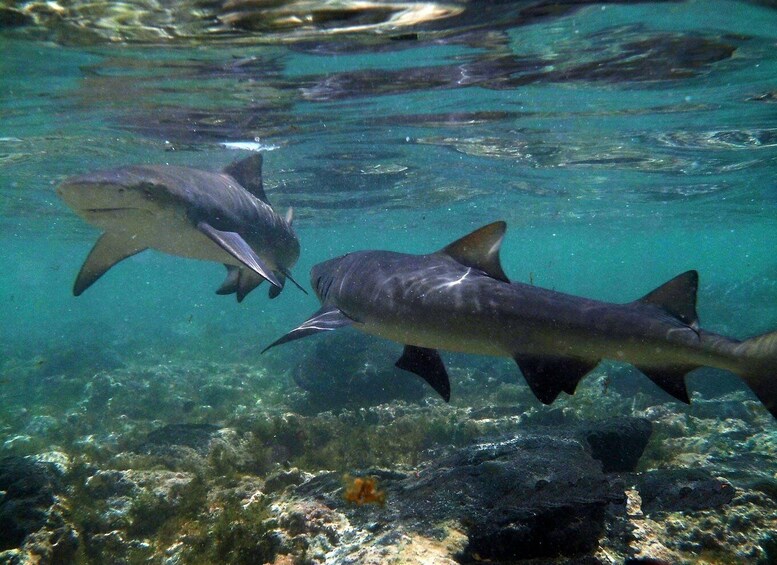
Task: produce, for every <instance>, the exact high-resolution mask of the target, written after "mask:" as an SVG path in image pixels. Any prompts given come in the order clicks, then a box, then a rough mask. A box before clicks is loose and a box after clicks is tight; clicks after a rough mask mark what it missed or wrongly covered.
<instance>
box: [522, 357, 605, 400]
mask: <svg viewBox="0 0 777 565" xmlns="http://www.w3.org/2000/svg"><path fill="white" fill-rule="evenodd" d="M515 362H516V363H518V367H519V368H520V369H521V372H522V373H523V376H524V377H525V378H526V382H527V383H529V387H530V388H531V390H532V392H533V393H534V395H535V396H536V397H537V398H538V399H539V400H540V402H542V403H543V404H552V403H553V401H554V400H556V397H557V396H558V395H559V394H560V393H561V392H566V393H567V394H574V393H575V389H576V388H577V383H579V382H580V379H582V378H583V377H584V376H586V375H587V374H588V373H590V372H591V371H592V370H593V369H594V367H596V365H597V364H598V363H599V361H598V360H597V361H586V360H584V359H575V358H572V357H554V356H548V355H544V356H543V355H516V356H515Z"/></svg>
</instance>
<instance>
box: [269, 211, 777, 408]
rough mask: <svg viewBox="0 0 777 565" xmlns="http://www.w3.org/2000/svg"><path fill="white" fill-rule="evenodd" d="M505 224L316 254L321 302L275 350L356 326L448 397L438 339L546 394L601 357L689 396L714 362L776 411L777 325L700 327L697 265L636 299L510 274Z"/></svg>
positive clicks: (570, 385) (573, 382)
mask: <svg viewBox="0 0 777 565" xmlns="http://www.w3.org/2000/svg"><path fill="white" fill-rule="evenodd" d="M504 233H505V223H504V222H495V223H493V224H489V225H487V226H484V227H482V228H480V229H479V230H476V231H475V232H473V233H471V234H469V235H467V236H465V237H463V238H461V239H459V240H457V241H455V242H453V243H451V244H450V245H448V246H447V247H445V248H444V249H442V250H440V251H438V252H436V253H431V254H428V255H407V254H403V253H393V252H388V251H361V252H357V253H350V254H348V255H345V256H343V257H340V258H337V259H332V260H329V261H326V262H324V263H319V264H318V265H315V266H314V267H313V269H312V271H311V285H312V286H313V288H314V289H315V292H316V294H317V295H318V298H319V300H320V302H321V304H322V308H321V309H320V310H319V311H318V312H316V313H315V314H314V315H313V316H312V317H311V318H310V319H308V320H307V321H306V322H304V323H303V324H302V325H300V326H299V327H297V328H295V329H294V330H292V331H291V332H289V333H288V334H286V335H285V336H283V337H282V338H280V339H279V340H277V341H275V342H274V343H273V344H271V345H270V346H269V347H268V348H267V349H269V348H270V347H273V346H276V345H279V344H281V343H285V342H288V341H291V340H294V339H298V338H302V337H305V336H308V335H311V334H314V333H318V332H322V331H329V330H334V329H337V328H341V327H344V326H353V327H355V328H357V329H359V330H361V331H363V332H366V333H368V334H372V335H376V336H380V337H383V338H387V339H390V340H393V341H396V342H399V343H400V344H404V346H405V348H404V351H403V353H402V356H401V358H400V359H399V360H398V361H397V363H396V365H397V366H398V367H399V368H401V369H405V370H408V371H411V372H413V373H416V374H417V375H419V376H421V377H423V378H424V379H425V380H426V381H427V382H428V383H429V384H430V385H431V386H432V387H433V388H434V389H435V390H436V391H437V392H438V393H439V394H440V395H441V396H442V397H443V398H444V399H445V400H446V401H448V400H449V399H450V383H449V379H448V374H447V371H446V369H445V366H444V365H443V362H442V359H441V358H440V355H439V353H438V352H437V350H438V349H443V350H448V351H459V352H466V353H475V354H483V355H496V356H504V357H511V358H513V359H515V361H516V363H517V364H518V366H519V367H520V369H521V372H522V373H523V375H524V377H525V378H526V381H527V382H528V384H529V386H530V387H531V390H532V391H533V392H534V394H535V395H536V396H537V398H538V399H539V400H540V401H541V402H543V403H545V404H550V403H552V402H553V401H554V400H555V399H556V397H557V396H558V395H559V394H560V393H561V392H566V393H568V394H573V393H574V391H575V388H576V386H577V384H578V382H579V381H580V380H581V379H582V378H583V377H584V376H585V375H586V374H587V373H588V372H590V371H591V370H592V369H593V368H594V367H596V365H597V364H598V363H599V361H600V360H602V359H614V360H617V361H625V362H628V363H631V364H633V365H635V366H636V367H637V368H638V369H639V370H640V371H642V372H643V373H644V374H645V375H647V376H648V377H649V378H650V379H651V380H652V381H653V382H654V383H656V384H657V385H658V386H659V387H661V388H662V389H663V390H665V391H666V392H668V393H669V394H671V395H672V396H674V397H675V398H676V399H678V400H681V401H683V402H686V403H688V402H689V396H688V391H687V389H686V386H685V375H686V374H687V373H688V372H690V371H692V370H693V369H695V368H697V367H701V366H710V367H717V368H721V369H726V370H729V371H732V372H734V373H736V374H738V375H739V376H740V377H742V378H743V379H744V381H745V382H746V383H747V384H748V385H749V386H750V388H751V389H752V390H753V392H755V394H756V395H757V397H758V398H759V399H760V400H761V402H762V403H763V404H764V405H765V406H766V408H767V409H768V410H769V412H771V414H772V415H773V416H775V417H777V332H773V333H769V334H765V335H762V336H759V337H754V338H752V339H748V340H745V341H738V340H735V339H731V338H727V337H724V336H721V335H717V334H714V333H711V332H708V331H705V330H702V329H700V328H699V320H698V317H697V315H696V289H697V286H698V274H697V273H696V271H688V272H686V273H683V274H681V275H679V276H677V277H675V278H674V279H672V280H670V281H669V282H667V283H666V284H664V285H662V286H660V287H659V288H657V289H656V290H654V291H652V292H650V293H649V294H647V295H646V296H644V297H642V298H640V299H639V300H636V301H634V302H629V303H627V304H612V303H607V302H600V301H597V300H590V299H587V298H581V297H577V296H572V295H569V294H563V293H560V292H555V291H551V290H546V289H543V288H538V287H535V286H532V285H527V284H521V283H511V282H510V281H509V280H508V278H507V276H506V275H505V273H504V270H503V269H502V266H501V264H500V260H499V250H500V246H501V243H502V239H503V237H504ZM265 351H266V350H265Z"/></svg>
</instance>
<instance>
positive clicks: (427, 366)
mask: <svg viewBox="0 0 777 565" xmlns="http://www.w3.org/2000/svg"><path fill="white" fill-rule="evenodd" d="M394 365H395V366H397V367H398V368H400V369H403V370H405V371H410V372H411V373H415V374H416V375H418V376H419V377H421V378H422V379H424V380H425V381H426V382H427V383H429V384H430V385H431V386H432V388H433V389H434V390H435V391H437V394H439V395H440V396H442V398H443V400H445V402H450V400H451V383H450V380H449V379H448V372H447V371H446V370H445V365H444V364H443V362H442V359H441V358H440V354H439V353H437V350H435V349H427V348H426V347H416V346H415V345H406V346H405V350H404V351H403V352H402V357H400V358H399V360H398V361H397V362H396V363H395V364H394Z"/></svg>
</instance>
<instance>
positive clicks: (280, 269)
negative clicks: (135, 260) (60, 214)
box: [57, 153, 301, 302]
mask: <svg viewBox="0 0 777 565" xmlns="http://www.w3.org/2000/svg"><path fill="white" fill-rule="evenodd" d="M57 193H58V194H59V196H60V197H61V198H62V199H63V200H64V201H65V203H66V204H67V205H68V206H70V208H72V209H73V210H74V211H75V212H76V213H77V214H78V215H79V216H81V217H82V218H83V219H84V220H86V221H87V222H89V223H90V224H92V225H94V226H95V227H97V228H100V229H101V230H103V234H102V235H101V236H100V237H99V239H98V240H97V243H95V245H94V247H93V248H92V251H91V252H90V253H89V255H88V256H87V258H86V261H85V262H84V264H83V266H82V267H81V271H80V272H79V273H78V276H77V277H76V281H75V284H74V285H73V294H75V295H76V296H79V295H80V294H81V293H83V292H84V291H85V290H86V289H87V288H89V287H90V286H91V285H92V284H94V283H95V282H96V281H97V279H99V278H100V277H101V276H102V275H103V274H105V272H106V271H107V270H108V269H110V268H111V267H112V266H114V265H115V264H116V263H118V262H119V261H122V260H124V259H126V258H127V257H131V256H132V255H135V254H136V253H139V252H141V251H143V250H144V249H149V248H151V249H156V250H158V251H162V252H164V253H169V254H172V255H179V256H181V257H190V258H194V259H203V260H206V261H217V262H219V263H223V264H224V265H225V266H226V268H227V278H226V280H225V281H224V283H223V284H222V285H221V287H220V288H219V289H218V290H217V292H218V293H219V294H232V293H234V294H236V295H237V300H238V302H240V301H242V300H243V298H245V296H246V295H247V294H248V293H249V292H251V291H252V290H253V289H254V288H256V287H257V286H258V285H259V284H261V283H262V282H264V281H265V280H266V281H269V282H270V284H271V285H272V286H271V287H270V297H271V298H274V297H276V296H277V295H278V294H279V293H280V291H281V290H282V289H283V286H284V282H285V280H286V278H288V279H289V280H291V281H292V282H294V279H292V278H291V272H290V270H291V267H292V266H294V264H295V263H296V262H297V259H298V258H299V241H298V240H297V236H296V235H295V234H294V230H293V229H292V227H291V222H292V217H293V214H292V211H291V209H289V211H288V213H287V214H286V216H285V217H281V216H279V215H278V214H277V213H276V212H275V211H274V210H273V208H272V206H271V205H270V203H269V201H268V200H267V196H266V195H265V193H264V187H263V182H262V155H261V154H260V153H257V154H254V155H252V156H250V157H248V158H246V159H243V160H241V161H237V162H235V163H232V164H231V165H229V166H228V167H226V168H225V169H224V171H223V172H220V173H216V172H210V171H203V170H200V169H194V168H191V167H177V166H170V165H145V166H129V167H121V168H118V169H110V170H104V171H97V172H93V173H89V174H85V175H82V176H76V177H72V178H69V179H67V180H65V181H64V182H63V183H62V184H61V185H60V186H59V187H58V188H57ZM294 284H297V283H296V282H294ZM297 286H299V285H297ZM300 288H301V287H300Z"/></svg>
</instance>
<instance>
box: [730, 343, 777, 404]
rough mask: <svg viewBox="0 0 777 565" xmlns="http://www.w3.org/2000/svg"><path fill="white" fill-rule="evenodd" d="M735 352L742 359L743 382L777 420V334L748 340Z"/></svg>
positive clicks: (741, 374)
mask: <svg viewBox="0 0 777 565" xmlns="http://www.w3.org/2000/svg"><path fill="white" fill-rule="evenodd" d="M735 352H736V353H737V355H739V356H740V357H741V358H742V370H741V371H739V375H740V376H741V377H742V380H743V381H745V382H746V383H747V386H749V387H750V389H751V390H752V391H753V392H754V393H755V395H756V396H757V397H758V400H760V401H761V402H762V403H763V405H764V406H766V409H767V410H768V411H769V412H770V413H771V414H772V416H774V417H775V418H777V332H771V333H768V334H763V335H759V336H756V337H753V338H750V339H747V340H745V341H743V342H742V343H740V344H739V345H737V346H736V349H735Z"/></svg>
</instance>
